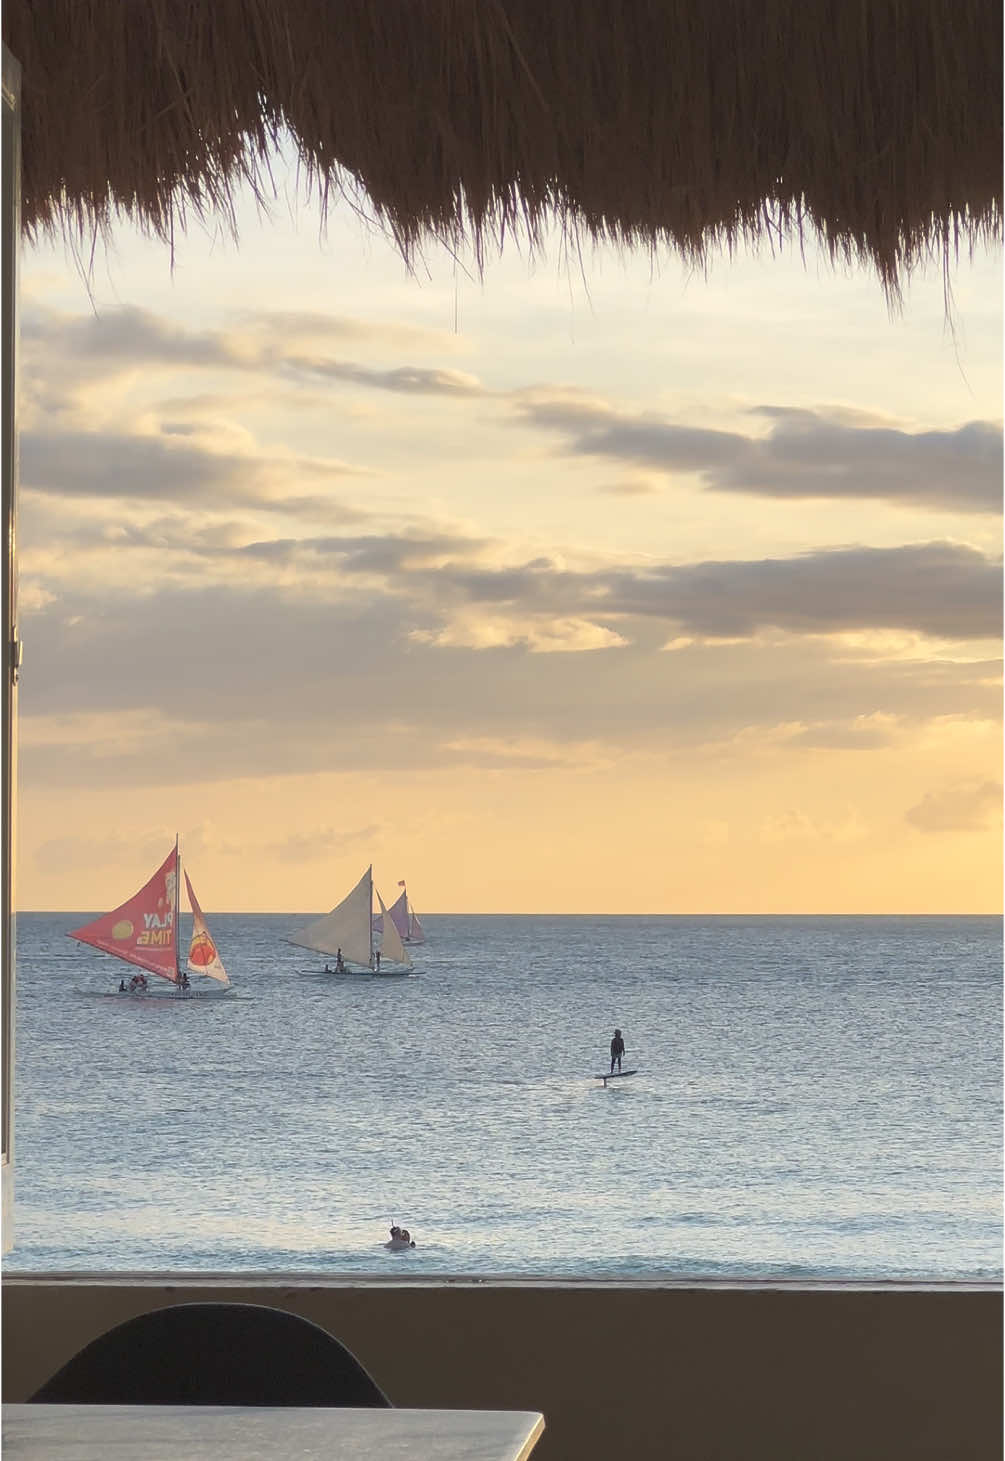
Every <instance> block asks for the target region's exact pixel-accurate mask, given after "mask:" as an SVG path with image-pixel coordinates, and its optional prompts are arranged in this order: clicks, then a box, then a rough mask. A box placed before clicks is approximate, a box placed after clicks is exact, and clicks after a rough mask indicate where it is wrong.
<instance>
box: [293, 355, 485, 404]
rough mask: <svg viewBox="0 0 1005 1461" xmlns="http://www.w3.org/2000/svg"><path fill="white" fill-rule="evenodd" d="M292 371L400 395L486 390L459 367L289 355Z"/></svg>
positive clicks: (473, 393) (476, 393) (463, 393)
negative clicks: (388, 366)
mask: <svg viewBox="0 0 1005 1461" xmlns="http://www.w3.org/2000/svg"><path fill="white" fill-rule="evenodd" d="M284 369H285V371H287V372H289V373H298V374H302V375H305V376H307V377H309V378H313V379H315V380H318V379H321V380H340V381H346V382H348V383H349V384H350V385H360V386H370V387H372V388H373V389H374V390H380V391H395V392H397V393H398V394H399V395H420V396H480V395H484V394H485V390H484V387H483V386H482V383H481V381H479V380H478V378H477V377H476V376H473V375H468V374H466V373H465V372H463V371H460V370H428V369H421V368H420V367H418V366H415V365H403V366H399V367H398V368H397V369H395V370H374V369H371V368H370V367H368V366H365V365H355V364H353V363H351V362H348V361H339V360H321V359H316V360H311V359H307V358H305V357H290V358H289V359H287V360H286V361H285V362H284Z"/></svg>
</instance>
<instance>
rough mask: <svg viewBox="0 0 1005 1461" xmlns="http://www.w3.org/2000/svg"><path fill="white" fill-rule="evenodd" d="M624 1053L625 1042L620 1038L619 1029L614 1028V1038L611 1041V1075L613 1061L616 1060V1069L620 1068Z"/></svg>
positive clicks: (612, 1072)
mask: <svg viewBox="0 0 1005 1461" xmlns="http://www.w3.org/2000/svg"><path fill="white" fill-rule="evenodd" d="M624 1053H625V1042H624V1040H622V1038H621V1031H620V1030H615V1032H614V1039H613V1040H612V1041H611V1075H613V1074H614V1062H615V1061H617V1062H618V1070H619V1071H620V1070H621V1057H622V1056H623V1055H624Z"/></svg>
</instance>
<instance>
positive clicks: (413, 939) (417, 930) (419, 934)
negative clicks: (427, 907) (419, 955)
mask: <svg viewBox="0 0 1005 1461" xmlns="http://www.w3.org/2000/svg"><path fill="white" fill-rule="evenodd" d="M408 942H409V943H410V944H424V943H425V942H426V930H425V929H424V928H423V926H422V924H421V923H420V922H419V915H418V914H417V913H416V911H415V909H414V908H413V907H412V905H411V903H409V905H408Z"/></svg>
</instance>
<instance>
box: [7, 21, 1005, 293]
mask: <svg viewBox="0 0 1005 1461" xmlns="http://www.w3.org/2000/svg"><path fill="white" fill-rule="evenodd" d="M3 35H4V40H5V41H6V43H7V45H8V46H9V47H10V48H11V50H12V51H13V53H14V55H15V56H16V57H17V58H18V59H19V60H20V62H21V64H22V68H23V98H24V113H23V117H24V121H23V128H24V130H23V148H24V198H23V211H24V220H25V225H26V227H27V229H28V230H29V232H30V233H32V234H34V233H36V232H37V231H38V230H40V229H43V230H44V229H48V228H50V227H53V228H57V229H58V228H66V227H69V228H71V229H74V230H75V229H78V228H83V229H84V230H88V229H89V228H90V227H92V226H93V225H94V224H95V223H97V224H98V225H99V226H101V225H104V224H105V223H107V222H108V221H110V219H111V217H112V216H113V215H114V213H115V211H116V210H122V211H124V212H125V213H127V214H130V215H131V216H133V217H134V218H136V219H138V220H140V221H141V222H142V223H143V224H145V225H147V226H148V227H150V228H152V229H154V230H155V231H156V232H158V233H159V234H161V235H163V236H165V237H170V236H171V234H172V231H173V230H174V229H175V228H176V227H178V226H179V225H180V224H182V223H183V222H184V219H185V216H186V214H187V212H189V211H191V210H194V211H195V212H196V213H199V214H204V213H207V212H210V211H213V210H222V211H223V213H224V214H228V212H229V205H230V201H231V198H232V194H233V190H234V189H235V188H236V187H237V186H238V185H239V184H240V183H241V182H242V180H244V179H247V178H251V179H253V180H254V181H255V183H256V185H257V186H259V187H261V188H262V189H263V190H264V191H265V192H266V193H267V192H268V191H269V179H268V174H267V169H265V168H264V162H265V159H266V157H267V154H268V151H269V149H270V146H272V145H273V144H274V143H275V141H276V139H277V137H278V136H279V135H281V134H282V132H283V131H284V130H286V131H288V132H289V134H290V135H291V136H292V138H293V139H294V142H295V144H296V146H297V148H298V149H299V152H300V155H301V158H302V160H303V162H304V164H305V168H306V175H307V176H308V177H309V179H310V180H311V182H312V183H313V184H315V185H320V187H321V189H322V192H323V195H324V196H325V197H326V198H327V200H328V201H331V200H332V198H333V197H334V194H335V191H336V190H341V191H345V190H346V188H347V187H348V189H349V191H353V190H354V189H361V190H362V191H363V192H365V194H367V195H368V197H369V200H370V205H371V206H372V208H373V210H375V211H376V213H377V215H378V216H379V217H380V218H381V219H382V220H383V221H384V223H385V224H387V225H388V226H390V228H391V229H392V230H393V231H394V233H395V235H396V236H397V238H398V239H399V241H400V243H401V244H402V246H403V247H404V248H405V249H406V250H407V249H408V248H409V247H410V246H412V245H414V244H415V243H416V242H418V241H419V240H420V239H422V238H423V237H424V236H426V235H428V234H430V233H432V234H435V235H439V236H441V237H447V238H449V239H450V240H451V241H453V242H455V243H456V242H457V240H458V239H459V238H460V237H462V236H463V237H467V238H468V239H471V240H473V242H474V243H475V245H476V247H478V248H481V247H482V246H483V245H485V244H486V243H489V244H492V243H494V242H495V241H497V240H498V239H499V238H500V237H501V235H502V234H503V233H504V232H505V231H506V230H508V229H510V228H511V227H512V226H513V225H514V224H518V223H522V224H523V225H525V226H526V227H527V228H528V229H529V231H530V234H531V236H532V237H536V236H537V233H538V230H539V229H540V227H541V225H542V224H543V223H544V222H545V220H546V219H547V218H548V217H549V215H552V214H554V215H557V216H558V217H559V218H560V219H561V220H562V221H564V223H565V224H566V225H567V226H573V227H576V228H578V229H580V230H583V231H585V232H587V233H588V234H590V235H592V236H594V237H599V238H607V239H613V240H616V241H619V242H623V243H627V244H631V245H639V244H641V245H643V246H649V247H653V246H655V247H657V248H659V247H660V246H663V245H669V246H670V247H672V248H675V249H677V250H678V251H679V252H680V253H682V254H683V255H684V256H685V257H686V258H689V259H700V258H701V257H702V255H703V253H704V251H705V250H706V248H707V247H708V245H710V244H712V243H716V242H726V243H731V242H733V241H734V240H736V239H738V238H740V237H746V238H748V239H753V240H757V239H761V238H763V237H765V235H768V236H770V235H771V234H772V232H773V231H774V229H775V226H776V225H777V226H778V227H780V228H782V229H783V230H785V231H786V232H806V233H810V234H812V233H816V234H817V235H819V236H820V237H821V238H822V239H823V241H824V243H825V245H826V246H827V247H828V248H829V249H830V250H831V252H832V253H834V254H838V255H841V256H847V257H849V258H855V259H859V258H864V259H868V260H871V261H872V262H873V263H874V264H875V266H876V268H877V269H878V271H879V274H880V276H881V278H882V279H883V281H884V284H885V285H886V286H887V287H892V288H893V289H894V291H895V290H896V286H897V282H898V279H899V278H900V277H901V275H902V274H903V272H904V270H905V268H910V266H911V264H912V263H913V262H914V261H915V260H916V259H917V258H918V256H919V255H920V254H923V253H927V252H929V251H930V250H932V249H935V250H936V251H938V252H939V253H940V254H941V255H942V256H943V257H949V256H951V255H952V254H953V252H954V251H955V250H956V249H957V248H958V246H959V244H960V243H961V242H963V243H964V244H967V243H973V242H974V241H975V240H977V239H979V238H981V237H987V236H998V234H999V233H1000V227H1001V193H1002V186H1001V185H1002V6H1001V3H1000V0H5V3H4V6H3Z"/></svg>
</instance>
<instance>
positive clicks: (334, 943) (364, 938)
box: [289, 867, 390, 968]
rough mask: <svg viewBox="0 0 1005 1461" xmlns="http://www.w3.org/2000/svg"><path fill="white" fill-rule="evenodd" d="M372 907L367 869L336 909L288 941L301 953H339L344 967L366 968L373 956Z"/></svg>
mask: <svg viewBox="0 0 1005 1461" xmlns="http://www.w3.org/2000/svg"><path fill="white" fill-rule="evenodd" d="M372 905H373V868H372V867H368V868H367V870H366V872H365V873H364V874H363V876H362V877H361V878H360V880H359V882H358V883H357V884H356V886H355V888H353V890H352V892H351V893H348V894H347V895H346V896H345V897H344V898H343V899H342V902H341V903H339V904H338V905H337V907H335V908H333V909H332V911H331V912H330V913H326V914H325V916H324V917H323V918H316V919H315V920H314V922H313V923H308V924H305V925H304V927H303V928H298V929H297V930H296V932H294V933H291V934H290V936H289V941H290V943H291V944H299V945H300V947H301V948H304V949H314V950H315V951H316V952H317V953H319V954H337V953H338V951H339V949H341V950H342V957H343V959H344V960H345V961H346V963H349V964H362V965H363V966H364V967H365V968H369V965H370V959H371V956H372V954H373V930H372V928H371V923H370V918H371V908H372ZM387 921H388V922H390V919H388V920H387Z"/></svg>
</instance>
